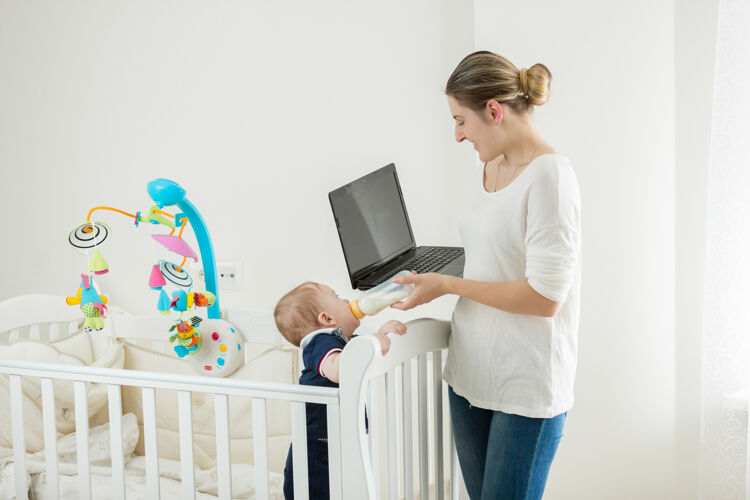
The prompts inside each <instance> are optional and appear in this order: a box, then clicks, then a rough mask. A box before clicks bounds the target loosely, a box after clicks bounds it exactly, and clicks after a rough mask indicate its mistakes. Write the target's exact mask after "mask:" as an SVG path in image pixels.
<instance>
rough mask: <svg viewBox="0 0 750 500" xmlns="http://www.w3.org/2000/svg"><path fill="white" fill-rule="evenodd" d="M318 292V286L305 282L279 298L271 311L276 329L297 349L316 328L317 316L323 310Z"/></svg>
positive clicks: (319, 290)
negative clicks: (304, 338) (303, 339)
mask: <svg viewBox="0 0 750 500" xmlns="http://www.w3.org/2000/svg"><path fill="white" fill-rule="evenodd" d="M320 292H321V289H320V285H319V284H317V283H315V282H312V281H306V282H305V283H302V284H301V285H299V286H298V287H296V288H294V289H293V290H291V291H290V292H288V293H287V294H286V295H284V296H283V297H281V300H279V302H278V303H277V304H276V308H275V309H274V311H273V319H274V321H275V322H276V328H278V329H279V331H280V332H281V335H283V336H284V338H285V339H287V340H288V341H289V342H291V343H292V344H294V345H296V346H297V347H299V344H300V342H301V341H302V338H303V337H304V336H305V335H307V334H308V333H310V332H311V331H313V330H315V329H316V328H317V327H318V314H319V313H320V312H321V311H322V310H323V306H322V303H321V301H320Z"/></svg>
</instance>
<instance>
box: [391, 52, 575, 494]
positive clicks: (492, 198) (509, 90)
mask: <svg viewBox="0 0 750 500" xmlns="http://www.w3.org/2000/svg"><path fill="white" fill-rule="evenodd" d="M550 79H551V74H550V72H549V70H548V69H547V68H546V67H545V66H544V65H542V64H535V65H534V66H532V67H531V68H529V69H525V68H524V69H521V70H518V69H517V68H516V67H515V66H514V65H513V64H511V63H510V62H509V61H508V60H507V59H505V58H503V57H501V56H499V55H497V54H493V53H491V52H484V51H483V52H476V53H474V54H471V55H469V56H467V57H466V58H465V59H464V60H463V61H461V62H460V63H459V65H458V67H456V69H455V71H454V72H453V74H452V75H451V76H450V78H449V79H448V84H447V85H446V89H445V93H446V95H447V98H448V106H449V107H450V111H451V114H452V115H453V119H454V120H455V122H456V123H455V126H456V129H455V130H456V141H458V142H461V141H464V140H467V141H469V142H470V143H472V144H473V145H474V149H476V150H477V152H478V153H479V158H480V160H482V161H483V162H484V166H483V167H482V169H481V171H479V170H478V171H477V172H476V174H475V175H476V189H475V191H476V193H475V194H474V195H473V199H472V201H471V204H470V206H469V209H468V210H467V212H466V213H465V214H464V216H463V217H462V219H461V223H460V234H461V238H462V241H463V244H464V248H465V251H466V265H465V269H464V277H463V278H456V277H453V276H445V275H440V274H435V273H428V274H419V275H416V274H415V275H412V276H407V277H400V278H397V279H395V280H394V281H396V282H399V283H413V284H414V285H415V290H414V292H413V293H412V294H411V296H409V297H408V298H407V299H406V300H405V301H404V302H402V303H397V304H394V305H393V306H392V307H394V308H397V309H411V308H412V307H415V306H417V305H420V304H424V303H427V302H430V301H431V300H433V299H435V298H436V297H440V296H441V295H445V294H455V295H459V296H460V298H459V300H458V303H457V304H456V309H455V311H454V312H453V319H452V333H451V338H450V345H449V349H448V358H447V361H446V365H445V370H444V373H443V377H444V378H445V380H446V382H447V383H448V385H449V399H450V409H451V418H452V421H453V431H454V436H455V440H456V448H457V451H458V458H459V462H460V464H461V470H462V471H463V475H464V481H465V483H466V487H467V490H468V492H469V495H470V496H471V498H472V499H480V498H481V499H488V498H501V499H504V500H513V499H524V500H528V499H537V498H541V497H542V493H543V491H544V485H545V483H546V480H547V474H548V472H549V468H550V465H551V463H552V459H553V458H554V456H555V452H556V450H557V446H558V444H559V442H560V438H561V437H562V429H563V425H564V423H565V417H566V414H567V411H568V410H569V409H570V407H571V406H572V404H573V380H574V376H575V366H576V357H577V335H578V317H579V297H580V193H579V190H578V182H577V180H576V177H575V173H574V172H573V169H572V168H571V165H570V163H569V161H568V160H567V158H565V157H564V156H561V155H559V154H557V153H555V151H554V149H553V148H552V147H551V146H550V145H549V144H548V143H547V142H546V141H545V140H544V137H543V136H542V134H541V133H540V132H539V130H538V129H537V127H536V125H535V123H534V121H533V119H532V110H533V107H534V106H539V105H541V104H544V103H545V102H546V101H547V97H548V95H549V83H550Z"/></svg>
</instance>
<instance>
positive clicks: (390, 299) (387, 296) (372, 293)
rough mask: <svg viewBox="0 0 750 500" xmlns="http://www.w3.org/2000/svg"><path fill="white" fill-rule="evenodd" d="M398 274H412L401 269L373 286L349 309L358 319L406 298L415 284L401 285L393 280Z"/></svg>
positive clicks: (350, 304) (351, 304)
mask: <svg viewBox="0 0 750 500" xmlns="http://www.w3.org/2000/svg"><path fill="white" fill-rule="evenodd" d="M396 276H411V273H410V272H409V271H400V272H399V273H397V274H395V275H393V276H391V277H390V278H388V279H387V280H385V281H384V282H382V283H381V284H379V285H378V286H376V287H375V288H371V289H369V290H367V291H366V292H365V293H363V294H362V295H361V296H360V297H359V298H358V299H356V300H353V301H351V302H350V303H349V309H351V310H352V314H354V316H355V317H356V318H357V319H362V318H364V317H365V315H367V316H372V315H373V314H377V313H379V312H380V311H382V310H383V309H385V308H386V307H388V306H389V305H391V304H393V303H394V302H398V301H399V300H401V299H405V298H406V297H408V296H409V295H411V292H413V291H414V285H412V284H411V283H409V284H403V285H400V284H398V283H394V282H393V281H392V280H393V278H395V277H396Z"/></svg>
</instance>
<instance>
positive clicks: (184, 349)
mask: <svg viewBox="0 0 750 500" xmlns="http://www.w3.org/2000/svg"><path fill="white" fill-rule="evenodd" d="M174 330H177V333H176V334H174V335H172V336H171V337H169V342H170V343H174V341H175V340H176V341H177V345H176V346H174V352H175V353H177V355H178V356H179V357H180V358H184V357H185V356H187V355H188V354H191V353H193V352H195V351H197V350H198V349H200V348H201V343H202V338H201V334H200V332H199V331H198V329H197V328H195V327H194V325H193V324H192V323H188V322H187V321H183V320H178V321H177V322H176V323H175V324H174V325H172V326H171V328H170V329H169V331H170V332H171V331H174Z"/></svg>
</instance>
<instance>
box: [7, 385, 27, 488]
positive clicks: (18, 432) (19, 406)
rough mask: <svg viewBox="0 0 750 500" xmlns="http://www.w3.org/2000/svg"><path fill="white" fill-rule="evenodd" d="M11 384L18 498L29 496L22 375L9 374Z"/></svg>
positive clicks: (11, 412) (11, 413)
mask: <svg viewBox="0 0 750 500" xmlns="http://www.w3.org/2000/svg"><path fill="white" fill-rule="evenodd" d="M8 382H9V386H10V417H11V430H12V431H13V432H12V434H13V460H14V462H15V470H16V498H27V495H28V489H27V487H26V486H27V485H26V439H25V435H24V422H23V394H22V392H21V376H20V375H8Z"/></svg>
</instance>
